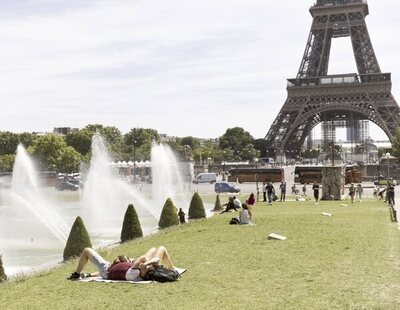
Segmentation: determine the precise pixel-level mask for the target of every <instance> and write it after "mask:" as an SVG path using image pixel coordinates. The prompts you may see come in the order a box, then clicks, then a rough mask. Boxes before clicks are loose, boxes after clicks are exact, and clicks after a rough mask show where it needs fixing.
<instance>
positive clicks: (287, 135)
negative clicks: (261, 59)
mask: <svg viewBox="0 0 400 310" xmlns="http://www.w3.org/2000/svg"><path fill="white" fill-rule="evenodd" d="M310 13H311V16H312V17H313V23H312V26H311V30H310V34H309V36H308V40H307V44H306V48H305V51H304V55H303V58H302V61H301V64H300V68H299V71H298V73H297V76H296V78H293V79H288V84H287V92H288V96H287V99H286V101H285V104H284V105H283V107H282V109H281V110H280V112H279V114H278V116H277V117H276V119H275V121H274V122H273V123H272V125H271V127H270V129H269V131H268V133H267V135H266V137H265V139H266V141H267V144H268V145H269V146H270V148H269V150H268V151H269V156H274V155H275V156H276V152H277V151H278V150H279V152H280V153H281V154H283V152H286V153H289V154H291V156H294V155H298V154H299V152H300V150H301V148H302V146H303V144H304V141H305V139H306V137H307V135H308V134H309V133H310V132H311V130H312V129H313V128H314V127H315V126H316V125H317V124H319V123H321V122H336V121H337V122H348V123H351V122H353V123H354V121H365V120H369V121H371V122H373V123H375V124H376V125H377V126H379V127H380V128H381V129H382V130H383V131H384V132H385V133H386V135H387V136H388V137H389V139H390V140H392V139H393V136H394V135H395V132H396V129H397V127H399V125H400V108H399V106H398V104H397V103H396V100H395V99H394V97H393V95H392V93H391V89H392V82H391V74H390V73H382V72H381V70H380V67H379V64H378V60H377V58H376V56H375V52H374V49H373V47H372V43H371V39H370V37H369V34H368V29H367V25H366V22H365V17H366V16H367V15H368V14H369V10H368V4H367V1H366V0H317V2H316V4H315V5H314V6H312V7H311V8H310ZM348 36H349V37H350V38H351V43H352V47H353V52H354V57H355V60H356V65H357V70H358V73H352V74H341V75H327V74H328V66H329V55H330V48H331V43H332V39H334V38H340V37H348Z"/></svg>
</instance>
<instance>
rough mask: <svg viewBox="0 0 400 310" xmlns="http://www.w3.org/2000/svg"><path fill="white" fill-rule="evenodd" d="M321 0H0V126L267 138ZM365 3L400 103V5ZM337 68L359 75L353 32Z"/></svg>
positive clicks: (334, 61)
mask: <svg viewBox="0 0 400 310" xmlns="http://www.w3.org/2000/svg"><path fill="white" fill-rule="evenodd" d="M313 3H314V0H301V1H298V0H279V1H273V0H168V1H166V0H68V1H65V0H14V1H9V0H0V40H1V49H0V72H1V74H0V102H1V103H0V104H1V112H0V130H9V131H14V132H22V131H29V132H31V131H52V129H53V127H63V126H66V127H78V128H81V127H84V126H85V125H87V124H93V123H100V124H103V125H110V126H116V127H118V128H119V129H120V130H121V131H122V132H123V133H126V132H128V131H129V130H130V129H131V128H134V127H145V128H154V129H156V130H158V131H159V132H160V133H166V134H168V135H174V136H181V137H183V136H189V135H191V136H195V137H204V138H207V137H210V138H214V137H218V136H221V135H222V134H223V133H224V132H225V130H226V129H227V128H230V127H235V126H240V127H243V128H244V129H245V130H247V131H249V132H250V133H251V134H252V135H253V136H254V137H255V138H263V137H264V136H265V135H266V133H267V131H268V129H269V127H270V125H271V123H272V122H273V120H274V119H275V117H276V115H277V113H278V112H279V110H280V109H281V107H282V105H283V104H284V102H285V99H286V79H287V78H293V77H295V76H296V73H297V71H298V68H299V65H300V61H301V58H302V56H303V52H304V48H305V44H306V40H307V37H308V33H309V30H310V26H311V22H312V18H311V15H310V14H309V12H308V9H309V7H310V6H312V5H313ZM368 3H369V9H370V16H368V17H367V25H368V29H369V32H370V36H371V40H372V43H373V46H374V49H375V52H376V54H377V57H378V61H379V64H380V67H381V70H382V71H383V72H392V81H393V91H392V92H393V94H394V95H395V97H396V98H397V100H399V102H400V61H399V56H398V55H399V47H400V36H399V35H398V33H397V31H399V30H400V15H399V11H398V10H400V2H399V0H370V1H368ZM329 70H330V72H329V73H330V74H334V73H351V72H356V65H355V61H354V57H353V53H352V49H351V44H350V39H349V38H342V39H336V40H335V41H334V42H333V45H332V52H331V61H330V68H329ZM371 131H372V132H371V136H372V137H373V138H385V136H384V134H383V133H382V132H381V131H377V130H375V129H372V130H371Z"/></svg>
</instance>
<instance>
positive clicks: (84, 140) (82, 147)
mask: <svg viewBox="0 0 400 310" xmlns="http://www.w3.org/2000/svg"><path fill="white" fill-rule="evenodd" d="M92 136H93V133H92V132H91V131H90V130H88V129H81V130H75V131H72V132H70V133H69V134H67V135H66V137H65V142H66V143H67V144H68V145H69V146H72V147H73V148H74V149H75V150H76V151H77V152H79V153H80V154H81V155H82V156H85V155H86V154H88V153H89V152H90V149H91V143H92Z"/></svg>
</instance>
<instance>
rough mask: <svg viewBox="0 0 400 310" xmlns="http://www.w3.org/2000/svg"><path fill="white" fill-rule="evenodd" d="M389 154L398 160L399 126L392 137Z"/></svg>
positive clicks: (399, 154) (399, 159)
mask: <svg viewBox="0 0 400 310" xmlns="http://www.w3.org/2000/svg"><path fill="white" fill-rule="evenodd" d="M391 154H392V155H393V156H394V157H396V159H397V162H400V128H397V130H396V134H395V135H394V137H393V140H392V153H391ZM381 156H382V155H381Z"/></svg>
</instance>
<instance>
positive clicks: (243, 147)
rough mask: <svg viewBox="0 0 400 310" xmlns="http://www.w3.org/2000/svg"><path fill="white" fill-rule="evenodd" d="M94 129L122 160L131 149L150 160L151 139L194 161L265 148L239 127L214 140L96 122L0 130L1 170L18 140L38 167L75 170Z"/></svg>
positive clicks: (246, 155) (239, 156)
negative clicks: (40, 130)
mask: <svg viewBox="0 0 400 310" xmlns="http://www.w3.org/2000/svg"><path fill="white" fill-rule="evenodd" d="M96 132H98V133H100V134H101V135H102V137H103V138H104V139H105V141H106V142H107V144H108V147H109V150H110V152H111V154H112V157H113V158H114V159H115V160H121V161H123V160H125V161H129V160H133V154H134V153H135V159H136V160H149V159H150V151H151V145H152V142H153V141H156V142H160V141H163V142H164V143H167V144H169V145H170V147H171V148H172V149H173V150H175V151H176V152H177V153H178V154H180V155H181V156H182V157H184V158H193V160H194V161H195V162H209V161H211V162H213V163H220V162H224V161H240V160H251V159H253V158H256V157H260V156H265V150H266V145H265V140H264V139H254V138H253V137H252V136H251V135H250V133H249V132H247V131H245V130H244V129H243V128H240V127H235V128H230V129H227V130H226V132H225V134H223V135H222V136H221V137H219V138H218V139H216V140H214V139H208V140H206V139H199V138H195V137H191V136H189V137H182V138H180V137H175V138H171V137H168V138H167V137H166V136H165V135H161V134H159V133H158V132H157V130H155V129H150V128H133V129H131V130H130V131H129V132H128V133H126V134H122V133H121V131H120V130H119V129H118V128H116V127H113V126H103V125H99V124H96V125H87V126H86V127H84V128H82V129H79V130H73V131H71V132H70V133H68V134H67V135H66V136H60V135H57V134H45V135H35V134H32V133H21V134H17V133H12V132H8V131H0V172H11V171H12V168H13V164H14V160H15V153H16V150H17V146H18V144H20V143H21V144H22V145H24V147H25V148H26V149H27V150H28V152H29V153H31V154H32V155H33V156H34V157H35V158H36V160H37V162H38V164H39V168H40V169H41V170H43V171H45V170H55V171H57V172H63V173H72V172H77V171H79V170H80V166H81V164H82V163H87V162H88V161H89V160H90V158H91V141H92V137H93V135H94V134H95V133H96Z"/></svg>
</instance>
